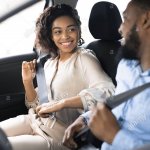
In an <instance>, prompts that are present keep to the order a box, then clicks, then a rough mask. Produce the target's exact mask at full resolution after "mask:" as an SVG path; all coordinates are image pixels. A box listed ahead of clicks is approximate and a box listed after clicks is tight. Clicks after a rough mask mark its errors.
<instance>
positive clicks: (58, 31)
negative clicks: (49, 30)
mask: <svg viewBox="0 0 150 150" xmlns="http://www.w3.org/2000/svg"><path fill="white" fill-rule="evenodd" d="M53 34H56V35H59V34H61V30H56V31H54V32H53Z"/></svg>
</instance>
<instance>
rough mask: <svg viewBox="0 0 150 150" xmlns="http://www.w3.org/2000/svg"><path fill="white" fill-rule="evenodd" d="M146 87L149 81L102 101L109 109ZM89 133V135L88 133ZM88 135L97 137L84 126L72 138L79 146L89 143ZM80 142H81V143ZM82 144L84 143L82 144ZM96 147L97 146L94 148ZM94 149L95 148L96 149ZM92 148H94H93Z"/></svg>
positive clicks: (148, 85)
mask: <svg viewBox="0 0 150 150" xmlns="http://www.w3.org/2000/svg"><path fill="white" fill-rule="evenodd" d="M148 87H150V83H145V84H143V85H141V86H138V87H135V88H133V89H131V90H128V91H126V92H123V93H120V94H118V95H115V96H111V97H109V98H107V99H106V100H105V101H104V102H103V103H105V104H106V105H107V106H108V107H109V108H110V109H112V108H115V107H116V106H118V105H120V104H122V103H123V102H125V101H127V100H128V99H130V98H131V97H133V96H135V95H137V94H139V93H140V92H142V91H143V90H145V89H147V88H148ZM90 134H91V135H90ZM87 135H88V136H91V137H93V138H95V139H97V138H96V137H95V136H94V135H93V134H92V133H91V131H90V129H89V127H88V126H87V127H85V128H84V129H82V130H81V131H80V132H79V133H78V134H77V135H76V136H75V137H74V140H75V141H76V143H77V144H78V143H79V145H80V146H82V144H83V143H86V144H90V143H91V142H90V141H91V140H88V137H87ZM81 143H82V144H81ZM83 146H84V145H83ZM96 149H97V148H96ZM96 149H95V150H96ZM93 150H94V149H93Z"/></svg>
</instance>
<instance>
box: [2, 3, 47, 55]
mask: <svg viewBox="0 0 150 150" xmlns="http://www.w3.org/2000/svg"><path fill="white" fill-rule="evenodd" d="M26 1H27V0H26ZM28 1H29V0H28ZM22 2H23V1H22ZM12 4H13V5H12ZM20 4H21V3H20V0H13V2H12V0H5V1H0V5H1V6H2V8H3V9H1V10H0V16H2V15H3V14H4V13H6V10H8V9H13V8H15V7H16V6H19V5H20ZM44 4H45V1H41V2H38V3H37V4H35V5H32V6H31V7H29V8H27V9H25V10H23V11H21V12H19V13H18V14H16V15H14V16H13V17H10V18H9V19H7V20H5V21H4V22H2V23H0V58H2V57H8V56H14V55H20V54H26V53H31V52H32V51H33V44H34V39H35V33H34V30H35V20H36V19H37V17H38V16H39V14H40V13H41V12H42V11H43V8H44ZM10 5H11V6H10Z"/></svg>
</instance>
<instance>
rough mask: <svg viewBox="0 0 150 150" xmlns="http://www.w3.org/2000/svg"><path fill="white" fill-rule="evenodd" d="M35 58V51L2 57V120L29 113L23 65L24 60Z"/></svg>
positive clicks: (0, 74)
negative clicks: (25, 99) (22, 71)
mask: <svg viewBox="0 0 150 150" xmlns="http://www.w3.org/2000/svg"><path fill="white" fill-rule="evenodd" d="M34 58H36V54H35V53H34V52H33V53H31V54H25V55H19V56H13V57H7V58H2V59H0V121H2V120H4V119H7V118H9V117H14V116H16V115H19V114H23V113H27V108H26V106H25V104H24V97H25V95H24V87H23V83H22V77H21V65H22V62H23V61H30V60H33V59H34Z"/></svg>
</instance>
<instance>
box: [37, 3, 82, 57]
mask: <svg viewBox="0 0 150 150" xmlns="http://www.w3.org/2000/svg"><path fill="white" fill-rule="evenodd" d="M61 16H69V17H71V18H73V20H74V21H75V23H76V25H77V26H78V28H79V32H80V36H79V37H80V39H79V42H78V45H79V46H80V45H82V44H83V43H84V41H83V39H82V38H81V21H80V17H79V15H78V12H77V10H76V9H74V8H72V7H71V6H69V5H66V4H59V5H55V6H52V7H48V8H46V9H45V10H44V12H43V13H42V14H41V15H40V16H39V18H38V19H37V21H36V41H35V47H36V48H40V50H41V51H46V52H49V53H51V54H53V56H57V55H58V53H57V51H58V50H57V47H56V45H55V43H54V42H53V40H52V39H51V37H52V24H53V22H54V20H55V19H57V18H58V17H61Z"/></svg>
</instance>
